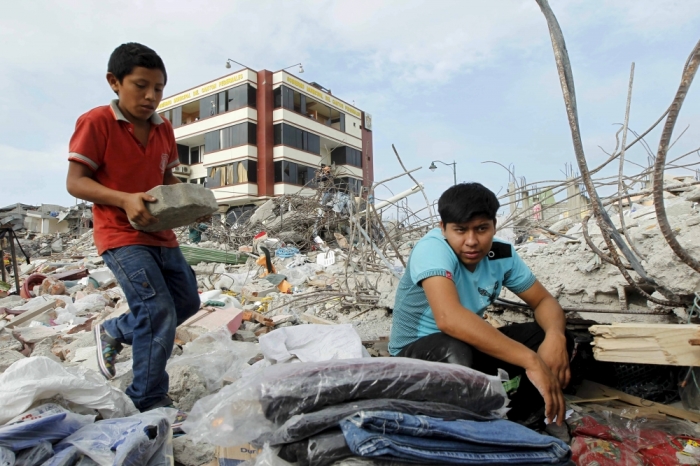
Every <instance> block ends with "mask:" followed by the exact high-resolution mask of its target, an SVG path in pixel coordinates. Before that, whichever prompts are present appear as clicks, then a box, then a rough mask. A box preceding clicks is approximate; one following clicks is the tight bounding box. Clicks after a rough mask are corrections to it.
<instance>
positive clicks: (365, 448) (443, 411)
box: [183, 358, 570, 466]
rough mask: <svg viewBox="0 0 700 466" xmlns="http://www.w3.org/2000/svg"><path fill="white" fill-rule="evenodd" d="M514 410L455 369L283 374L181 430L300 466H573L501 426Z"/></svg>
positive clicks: (267, 377)
mask: <svg viewBox="0 0 700 466" xmlns="http://www.w3.org/2000/svg"><path fill="white" fill-rule="evenodd" d="M507 403H508V398H507V397H506V393H505V390H504V389H503V385H502V383H501V378H500V377H498V376H490V375H486V374H483V373H481V372H478V371H475V370H473V369H469V368H466V367H463V366H458V365H453V364H443V363H436V362H429V361H422V360H418V359H408V358H362V359H346V360H331V361H322V362H310V363H299V364H281V365H274V366H270V367H268V368H265V369H263V370H261V371H259V372H257V373H254V374H250V375H249V376H248V377H244V378H243V379H241V380H239V381H237V382H236V383H234V384H232V385H229V386H227V387H225V388H224V389H223V390H221V391H220V392H219V393H218V394H216V395H212V396H210V397H207V398H205V399H203V400H200V401H199V402H198V403H197V404H196V405H195V407H194V408H193V410H192V412H191V413H190V416H189V418H188V420H187V422H186V423H185V424H184V425H183V429H184V430H185V431H186V432H187V433H188V435H189V436H190V438H192V439H193V440H195V441H197V440H206V441H208V442H211V443H214V444H216V445H221V446H235V445H239V444H241V443H245V442H252V443H253V444H254V445H257V446H263V445H268V446H269V448H268V449H267V451H268V452H269V451H271V450H272V449H274V450H275V451H276V452H277V455H278V456H276V457H275V458H277V459H278V460H279V459H280V458H281V459H283V460H286V461H288V462H293V463H298V464H299V465H301V466H306V465H309V466H327V465H332V464H334V463H336V462H339V461H347V460H348V459H351V460H354V461H357V460H358V459H361V460H362V461H364V462H365V463H364V464H387V463H388V464H392V465H394V464H395V465H398V464H404V463H409V464H415V463H420V464H430V463H431V462H434V463H436V464H501V463H503V462H506V461H504V459H505V458H507V462H508V463H513V464H555V465H558V464H566V462H567V460H568V458H569V456H570V451H569V448H568V446H566V444H564V443H563V442H560V441H559V440H557V439H554V438H551V437H546V436H542V435H539V434H537V433H535V432H533V431H531V430H529V429H527V428H524V427H522V426H520V425H517V424H514V423H512V422H509V421H505V420H503V419H502V418H503V416H504V415H505V413H506V411H507ZM474 432H476V434H475V433H474ZM367 462H369V463H367ZM273 464H274V463H273Z"/></svg>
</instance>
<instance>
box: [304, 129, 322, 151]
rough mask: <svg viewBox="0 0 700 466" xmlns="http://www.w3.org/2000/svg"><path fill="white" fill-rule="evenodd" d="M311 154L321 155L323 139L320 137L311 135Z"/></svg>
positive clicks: (309, 149)
mask: <svg viewBox="0 0 700 466" xmlns="http://www.w3.org/2000/svg"><path fill="white" fill-rule="evenodd" d="M307 150H308V151H309V152H312V153H314V154H319V155H320V154H321V138H320V136H318V135H316V134H313V133H309V148H308V149H307Z"/></svg>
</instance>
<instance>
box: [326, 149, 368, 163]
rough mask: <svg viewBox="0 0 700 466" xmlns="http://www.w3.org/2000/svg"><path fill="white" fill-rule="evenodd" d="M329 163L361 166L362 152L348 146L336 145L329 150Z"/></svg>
mask: <svg viewBox="0 0 700 466" xmlns="http://www.w3.org/2000/svg"><path fill="white" fill-rule="evenodd" d="M331 163H334V164H336V165H352V166H353V167H359V168H362V152H360V151H359V150H357V149H353V148H352V147H348V146H342V147H337V148H335V149H333V151H332V152H331Z"/></svg>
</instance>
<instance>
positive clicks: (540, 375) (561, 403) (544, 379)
mask: <svg viewBox="0 0 700 466" xmlns="http://www.w3.org/2000/svg"><path fill="white" fill-rule="evenodd" d="M525 375H526V376H527V378H528V379H530V382H532V385H534V386H535V388H536V389H537V391H539V392H540V395H542V398H544V403H545V416H546V417H547V419H548V420H549V422H552V421H554V419H556V420H557V424H558V425H562V422H564V412H565V411H566V401H565V400H564V394H563V393H562V392H561V386H560V385H559V380H558V379H557V377H556V375H554V374H553V373H552V371H551V370H550V369H549V367H547V364H546V363H545V362H544V361H543V360H542V358H540V357H539V356H535V359H534V360H533V364H532V366H531V367H527V368H525Z"/></svg>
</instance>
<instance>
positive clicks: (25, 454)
mask: <svg viewBox="0 0 700 466" xmlns="http://www.w3.org/2000/svg"><path fill="white" fill-rule="evenodd" d="M52 456H53V447H52V446H51V442H49V441H46V440H44V441H41V442H39V443H38V444H37V445H36V446H34V448H28V449H26V450H22V451H21V452H19V453H17V459H15V466H39V465H41V464H44V462H46V461H47V460H48V459H49V458H51V457H52Z"/></svg>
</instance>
